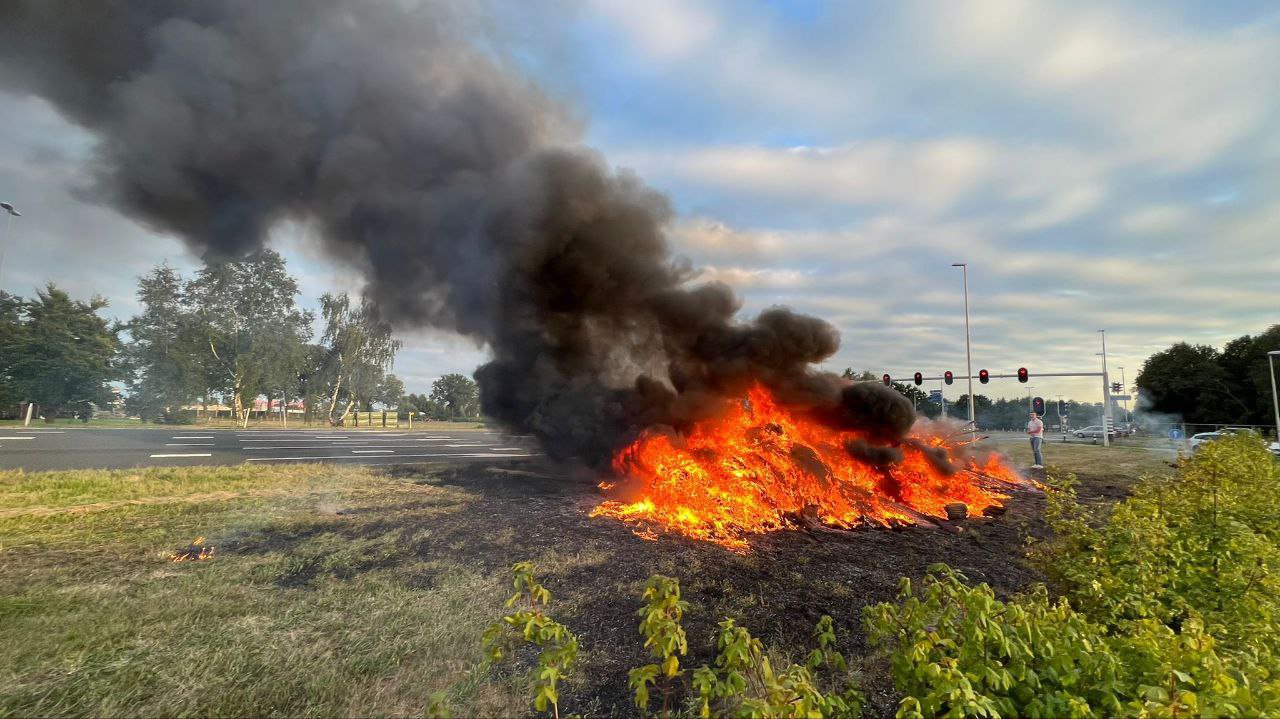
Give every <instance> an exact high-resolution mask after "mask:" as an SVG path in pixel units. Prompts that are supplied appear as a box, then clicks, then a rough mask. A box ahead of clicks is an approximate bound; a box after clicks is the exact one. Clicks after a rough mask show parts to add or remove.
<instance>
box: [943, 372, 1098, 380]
mask: <svg viewBox="0 0 1280 719" xmlns="http://www.w3.org/2000/svg"><path fill="white" fill-rule="evenodd" d="M1028 374H1029V375H1030V377H1031V379H1036V378H1038V377H1101V376H1102V373H1101V372H1029V373H1028ZM987 376H988V377H990V378H991V379H1017V378H1018V373H1017V372H1013V373H1011V374H990V375H987ZM920 379H921V381H923V382H931V381H932V382H938V381H941V380H942V379H944V378H943V376H942V375H938V376H936V377H921V378H920ZM953 379H956V380H962V379H975V380H976V379H978V375H976V374H975V375H972V376H970V375H960V374H958V375H955V376H954V377H953Z"/></svg>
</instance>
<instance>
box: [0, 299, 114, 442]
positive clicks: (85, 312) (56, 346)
mask: <svg viewBox="0 0 1280 719" xmlns="http://www.w3.org/2000/svg"><path fill="white" fill-rule="evenodd" d="M11 302H12V300H9V299H6V307H10V309H7V310H6V312H10V313H11V312H12V309H11ZM106 306H107V301H106V300H104V299H102V298H101V297H94V298H93V299H91V300H90V301H89V302H87V303H86V302H79V301H75V300H72V299H71V297H70V295H68V294H67V293H66V292H64V291H62V290H60V289H58V288H57V287H55V286H54V285H53V284H49V285H48V286H46V287H45V289H44V290H43V291H41V292H39V293H38V294H37V297H36V299H34V300H31V301H28V302H24V303H22V304H21V309H20V313H21V314H20V315H19V316H20V319H21V322H20V324H18V325H17V326H16V328H15V327H12V326H11V327H9V328H8V329H6V330H5V332H6V334H10V333H12V334H11V335H10V336H9V337H8V338H6V340H5V342H6V343H7V345H8V346H7V347H6V348H5V352H4V360H3V362H4V365H3V367H2V368H0V376H4V377H5V378H7V382H10V383H11V386H12V391H13V392H14V393H16V394H17V395H18V396H19V397H20V398H21V399H25V400H30V401H33V402H36V403H37V404H39V405H41V406H42V407H44V408H45V410H46V413H45V414H44V416H45V419H46V420H48V421H53V419H54V418H55V417H57V415H58V413H59V412H60V411H63V410H74V411H75V412H76V413H77V414H79V415H80V416H81V417H84V418H86V419H87V418H88V416H89V415H90V414H91V413H92V407H91V405H92V404H107V403H109V402H111V401H112V398H113V397H112V393H111V388H110V386H109V385H108V382H110V381H112V380H115V379H120V378H121V377H122V376H123V373H122V372H121V369H120V367H119V363H118V362H117V353H118V352H119V350H120V341H119V338H118V337H117V332H118V328H116V327H112V326H111V325H109V324H108V323H107V321H106V320H105V319H103V318H102V317H99V316H98V311H99V310H101V309H103V308H104V307H106Z"/></svg>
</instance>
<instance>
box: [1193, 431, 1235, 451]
mask: <svg viewBox="0 0 1280 719" xmlns="http://www.w3.org/2000/svg"><path fill="white" fill-rule="evenodd" d="M1228 434H1230V433H1229V432H1201V433H1200V434H1193V435H1191V439H1189V440H1187V444H1189V445H1191V451H1192V452H1194V451H1196V450H1197V449H1200V447H1202V446H1203V445H1205V444H1207V443H1209V442H1212V441H1213V440H1215V439H1218V438H1219V437H1225V436H1227V435H1228Z"/></svg>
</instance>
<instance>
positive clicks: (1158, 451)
mask: <svg viewBox="0 0 1280 719" xmlns="http://www.w3.org/2000/svg"><path fill="white" fill-rule="evenodd" d="M1053 439H1054V438H1052V437H1049V436H1046V437H1045V441H1044V443H1043V445H1042V446H1041V453H1042V454H1043V455H1044V463H1045V466H1046V467H1048V468H1050V469H1052V470H1058V471H1062V472H1071V473H1075V474H1078V475H1082V476H1089V477H1095V478H1105V477H1116V478H1118V479H1122V480H1124V481H1128V482H1132V481H1135V480H1137V478H1138V477H1139V476H1140V475H1142V474H1147V473H1152V472H1164V473H1168V472H1170V471H1171V469H1172V468H1171V467H1170V466H1169V463H1170V462H1172V461H1174V459H1175V458H1176V457H1177V454H1176V453H1175V452H1172V451H1166V450H1165V449H1164V448H1152V447H1148V446H1145V445H1135V444H1129V443H1126V444H1114V445H1112V446H1110V447H1104V446H1102V445H1100V444H1097V445H1094V444H1088V443H1085V442H1067V443H1063V442H1061V441H1057V442H1055V441H1053ZM983 444H984V446H985V447H987V448H990V449H996V450H999V451H1001V452H1004V453H1005V454H1006V455H1008V456H1009V458H1010V459H1011V460H1012V461H1013V462H1014V464H1015V465H1016V466H1018V467H1022V468H1025V467H1028V466H1030V465H1031V461H1032V456H1031V443H1030V442H1028V441H1026V440H1025V439H1018V440H1015V441H1000V442H994V441H988V442H985V443H983Z"/></svg>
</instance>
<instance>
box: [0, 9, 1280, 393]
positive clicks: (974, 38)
mask: <svg viewBox="0 0 1280 719" xmlns="http://www.w3.org/2000/svg"><path fill="white" fill-rule="evenodd" d="M486 27H487V32H488V33H489V36H488V42H490V43H492V45H493V46H494V47H495V49H496V51H497V52H501V53H505V54H507V55H508V56H509V57H510V58H511V59H512V60H511V61H512V62H514V63H516V64H519V65H521V66H522V67H523V68H524V69H525V71H527V72H528V73H530V74H531V75H533V76H534V77H535V78H536V79H537V80H538V81H539V82H540V83H541V84H542V85H543V86H544V87H545V88H546V89H547V91H548V92H550V93H551V94H553V95H554V96H556V97H559V98H561V99H563V100H564V101H565V102H566V103H567V104H569V105H570V106H571V107H572V108H573V112H574V114H575V115H577V116H578V117H579V118H580V120H581V123H582V126H583V132H584V136H585V139H586V142H587V143H588V144H590V145H593V146H595V147H598V148H599V149H601V150H602V151H603V152H604V153H605V155H606V156H607V157H608V158H609V160H610V162H612V163H613V164H615V165H617V166H619V167H625V168H630V169H633V170H634V171H636V172H637V173H639V174H640V175H641V176H643V177H644V178H646V179H647V180H648V181H649V182H650V183H651V184H653V185H655V186H656V187H658V188H660V189H661V190H663V191H664V192H666V193H667V194H668V195H669V196H670V197H671V199H672V202H673V204H674V206H675V207H676V208H677V210H678V212H679V218H678V220H677V221H676V222H675V224H674V225H673V226H672V227H671V233H672V238H673V244H674V245H675V247H676V248H677V250H678V251H679V252H680V253H681V254H683V255H686V256H688V257H689V258H691V259H692V260H693V261H694V262H695V264H697V265H698V266H701V267H702V268H703V276H704V277H707V278H716V279H722V280H725V281H727V282H729V283H730V284H732V285H734V286H735V287H737V288H738V289H739V291H740V292H741V293H742V294H743V297H744V302H745V305H744V311H745V312H749V313H750V312H754V311H758V310H759V309H761V308H763V307H767V306H769V305H772V304H785V305H789V306H792V307H795V308H797V309H799V310H802V311H806V312H810V313H813V314H816V315H819V316H822V317H824V318H826V319H828V320H830V321H831V322H833V323H834V324H835V325H836V326H837V327H839V328H840V330H841V332H842V336H843V346H842V349H841V352H840V353H839V355H837V356H836V357H835V358H833V360H832V361H831V362H830V367H831V368H833V369H838V368H840V367H844V366H846V365H851V366H854V367H858V368H862V367H868V368H871V369H873V370H876V371H888V372H891V373H893V374H894V375H895V376H906V375H908V374H909V373H911V372H913V371H915V370H917V369H919V370H921V371H924V372H926V373H938V372H941V371H942V370H944V369H952V370H955V371H957V372H958V373H959V372H960V371H962V370H963V363H964V344H963V341H964V335H963V315H962V307H961V286H960V276H959V272H958V271H957V270H955V269H953V268H951V267H950V264H951V263H952V262H957V261H967V262H969V263H970V290H971V307H972V312H973V339H974V363H975V368H976V367H980V366H984V367H988V368H990V369H991V370H992V371H993V372H1007V371H1012V370H1013V369H1014V368H1016V367H1017V366H1019V365H1025V366H1027V367H1029V368H1031V371H1032V374H1033V375H1034V374H1035V372H1036V371H1037V370H1064V371H1081V370H1085V371H1087V370H1092V369H1094V368H1096V367H1097V366H1098V358H1097V357H1095V354H1094V353H1095V352H1097V351H1098V335H1097V333H1096V332H1095V330H1097V329H1099V328H1104V327H1105V328H1107V330H1108V350H1109V352H1110V354H1111V355H1112V358H1111V359H1112V362H1111V364H1112V370H1113V371H1116V369H1115V368H1116V367H1118V366H1122V365H1123V366H1125V368H1126V375H1127V377H1128V378H1129V379H1132V378H1133V376H1134V375H1135V374H1136V372H1137V369H1138V367H1139V366H1140V365H1141V362H1142V360H1143V358H1145V357H1146V356H1147V355H1148V354H1150V353H1151V352H1152V351H1155V350H1158V349H1161V348H1162V347H1164V346H1167V345H1168V344H1170V343H1172V342H1174V341H1178V340H1184V339H1185V340H1189V341H1194V342H1203V343H1208V344H1214V345H1221V344H1222V343H1223V342H1224V341H1226V340H1228V339H1230V338H1231V337H1234V336H1236V335H1239V334H1242V333H1246V332H1254V331H1258V330H1261V329H1264V328H1265V327H1266V326H1268V325H1270V324H1274V323H1277V322H1280V10H1277V9H1276V7H1275V5H1274V4H1271V3H1261V2H1257V3H1253V2H1224V3H1213V4H1204V3H1194V4H1193V3H1186V4H1180V3H1160V4H1152V3H1142V4H1136V3H1135V4H1126V3H1098V4H1088V3H1047V2H1038V3H1023V2H968V3H910V2H895V3H876V4H851V3H819V2H810V1H807V0H792V1H784V0H773V1H769V2H758V3H748V2H714V1H704V0H648V1H647V2H644V3H636V2H624V1H621V0H609V1H606V0H583V1H582V2H538V3H528V4H514V3H510V4H507V3H496V4H494V5H492V6H491V17H489V18H487V20H486ZM0 117H4V118H5V121H4V125H3V126H4V128H5V133H4V137H5V140H6V145H7V147H6V149H5V151H4V152H3V153H0V199H5V200H9V201H11V202H13V203H14V204H16V205H18V206H19V207H20V208H22V209H23V210H24V212H25V213H26V214H25V216H24V217H22V218H19V220H18V221H16V222H15V223H14V228H13V236H12V238H11V240H10V244H9V247H8V253H7V260H6V261H5V265H4V270H3V273H4V274H3V276H2V277H0V287H3V288H4V289H6V290H9V291H16V292H19V293H24V294H25V293H30V292H31V290H32V289H33V288H34V287H35V286H37V285H39V284H41V283H43V282H44V281H47V280H53V281H55V282H58V283H59V284H62V285H66V286H68V287H70V288H71V289H72V290H73V291H75V292H77V293H80V294H90V293H98V294H101V295H104V296H106V297H107V298H108V299H110V300H111V301H112V303H113V311H114V312H116V313H118V314H120V315H121V316H127V315H128V314H130V313H131V312H132V311H133V310H134V309H135V308H136V305H135V302H134V300H133V297H132V292H133V278H134V277H136V276H137V275H139V274H142V273H143V272H145V271H146V270H147V269H148V268H149V267H150V266H152V265H154V264H156V263H157V262H159V261H161V260H168V261H169V262H170V263H172V264H174V265H177V266H179V267H183V268H190V267H194V265H195V259H194V258H192V257H190V256H189V255H187V254H186V253H185V251H184V250H183V248H182V246H181V245H180V243H178V242H177V241H176V240H174V239H172V238H166V237H161V236H157V235H155V234H154V233H151V232H149V231H148V230H146V229H145V228H141V227H138V226H137V225H134V224H133V223H131V222H130V221H128V220H127V219H124V218H122V217H120V216H118V215H116V214H114V213H112V212H111V211H110V210H107V209H104V208H101V207H97V206H94V205H92V204H87V203H85V202H82V201H80V200H79V199H77V193H76V192H75V186H76V184H77V182H78V181H80V178H81V177H82V176H83V162H84V160H85V158H86V157H87V156H88V153H89V152H91V149H92V146H93V142H92V138H90V137H88V136H87V135H85V134H84V133H83V132H82V131H80V130H78V129H76V128H74V127H72V126H70V125H68V124H66V123H65V122H63V121H61V120H60V119H59V118H58V117H57V115H56V114H54V112H53V111H52V110H50V109H49V108H48V107H47V106H46V105H44V104H43V103H42V102H40V101H38V100H35V99H32V98H24V97H16V96H12V95H0ZM276 241H277V246H278V248H279V249H281V250H282V251H283V252H285V254H286V256H287V257H288V258H289V259H290V262H291V266H292V268H293V269H294V271H295V272H296V273H298V274H299V276H300V279H301V282H302V286H303V289H304V292H305V293H306V295H307V297H308V298H314V297H316V296H318V295H319V294H320V293H321V292H324V291H328V290H333V289H348V290H358V289H359V286H360V285H359V279H358V277H357V276H356V275H355V273H353V272H351V271H350V270H347V269H345V268H343V267H340V266H337V265H334V264H333V263H331V262H330V261H328V260H326V259H325V258H324V257H323V256H322V255H321V254H320V253H319V252H318V251H317V250H316V249H314V248H313V247H312V246H311V244H310V242H309V241H308V239H307V237H306V232H305V230H304V229H302V228H298V227H281V228H279V229H278V231H277V233H276ZM308 301H309V302H310V301H311V299H308ZM405 340H406V342H405V349H404V351H403V352H402V354H401V356H400V358H399V360H398V362H397V367H396V371H397V373H398V374H400V375H402V376H403V377H405V379H406V383H407V385H408V386H409V388H410V390H417V391H420V390H423V389H425V388H426V386H427V385H429V383H430V381H431V380H432V379H433V378H434V377H436V376H439V375H440V374H442V373H445V372H450V371H463V372H469V371H471V370H472V369H473V368H474V367H475V366H476V365H477V364H478V363H479V362H482V361H483V358H484V351H483V348H477V347H474V346H473V345H472V344H471V343H469V342H467V341H465V340H462V339H459V338H456V337H452V336H449V335H447V334H443V333H432V332H423V333H420V334H416V335H412V336H406V337H405ZM1117 374H1118V372H1117ZM1031 384H1033V385H1035V386H1036V392H1037V393H1038V394H1044V395H1045V396H1052V395H1054V394H1059V393H1062V394H1067V395H1073V396H1077V397H1079V398H1081V399H1097V398H1098V396H1097V395H1098V394H1099V392H1098V390H1097V388H1096V387H1095V385H1093V384H1091V383H1088V382H1085V381H1074V382H1073V381H1048V380H1041V381H1039V382H1037V381H1034V380H1033V382H1032V383H1031ZM953 389H954V392H952V394H954V395H958V394H959V393H960V392H962V391H963V388H962V387H961V385H959V384H957V385H956V386H955V387H954V388H953ZM986 389H987V394H990V395H995V396H1000V395H1006V396H1017V395H1018V394H1020V393H1021V391H1022V390H1021V388H1019V387H1017V386H1016V384H1006V385H996V384H993V385H991V386H989V387H988V388H986Z"/></svg>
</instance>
